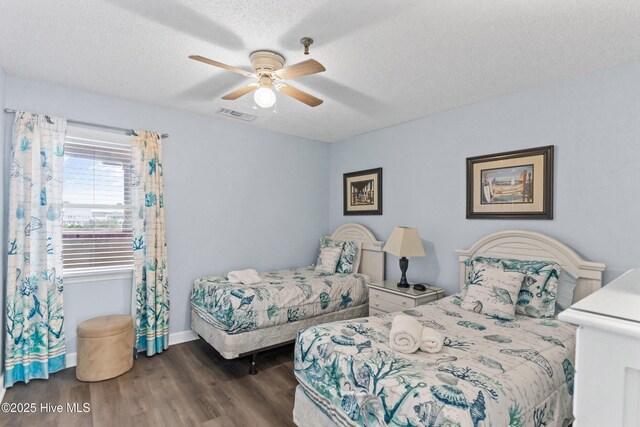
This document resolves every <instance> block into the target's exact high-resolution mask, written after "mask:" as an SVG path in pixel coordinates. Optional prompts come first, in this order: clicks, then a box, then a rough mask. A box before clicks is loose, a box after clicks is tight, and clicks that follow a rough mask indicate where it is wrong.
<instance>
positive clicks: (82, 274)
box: [63, 268, 133, 285]
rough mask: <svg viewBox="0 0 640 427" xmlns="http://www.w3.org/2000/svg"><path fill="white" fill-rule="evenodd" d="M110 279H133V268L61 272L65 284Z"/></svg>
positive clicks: (106, 280)
mask: <svg viewBox="0 0 640 427" xmlns="http://www.w3.org/2000/svg"><path fill="white" fill-rule="evenodd" d="M111 280H133V268H127V269H123V268H120V269H114V270H102V271H96V270H93V271H74V272H72V273H64V274H63V283H64V284H65V285H73V284H76V283H87V282H108V281H111Z"/></svg>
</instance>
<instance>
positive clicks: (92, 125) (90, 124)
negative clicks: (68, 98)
mask: <svg viewBox="0 0 640 427" xmlns="http://www.w3.org/2000/svg"><path fill="white" fill-rule="evenodd" d="M17 111H18V110H14V109H13V108H5V109H4V112H5V113H15V112H17ZM67 123H72V124H76V125H84V126H91V127H95V128H101V129H107V130H112V131H116V132H124V133H126V134H127V135H133V133H134V131H133V129H126V128H119V127H116V126H107V125H101V124H98V123H91V122H83V121H80V120H70V119H67ZM160 137H161V138H162V139H167V138H169V134H168V133H163V134H162V135H160Z"/></svg>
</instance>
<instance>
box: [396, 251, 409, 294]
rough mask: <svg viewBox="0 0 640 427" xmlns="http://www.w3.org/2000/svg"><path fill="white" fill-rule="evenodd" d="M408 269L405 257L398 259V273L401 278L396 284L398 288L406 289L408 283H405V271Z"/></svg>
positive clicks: (407, 260)
mask: <svg viewBox="0 0 640 427" xmlns="http://www.w3.org/2000/svg"><path fill="white" fill-rule="evenodd" d="M408 268H409V259H408V258H407V257H405V256H403V257H402V258H400V272H401V273H402V277H400V281H399V282H398V287H399V288H408V287H410V286H409V282H407V269H408Z"/></svg>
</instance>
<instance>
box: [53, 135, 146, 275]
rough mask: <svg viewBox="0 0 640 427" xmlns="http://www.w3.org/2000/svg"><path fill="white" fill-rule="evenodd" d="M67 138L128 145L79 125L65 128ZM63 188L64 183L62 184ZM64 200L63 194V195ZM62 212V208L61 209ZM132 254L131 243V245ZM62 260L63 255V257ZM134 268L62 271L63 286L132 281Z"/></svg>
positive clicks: (124, 138) (121, 137)
mask: <svg viewBox="0 0 640 427" xmlns="http://www.w3.org/2000/svg"><path fill="white" fill-rule="evenodd" d="M67 137H68V138H73V139H76V140H77V139H85V140H87V141H97V142H100V141H107V142H111V143H121V144H130V143H131V142H130V137H129V136H128V135H125V134H121V133H117V132H111V131H104V130H98V129H96V128H92V127H84V126H81V125H75V124H74V125H69V127H68V128H67ZM63 188H64V183H63ZM63 198H64V194H63ZM73 207H82V205H80V204H74V205H73ZM86 207H94V208H95V207H103V208H112V207H114V206H113V205H97V204H95V205H87V206H86ZM63 212H64V208H63ZM131 245H132V248H131V251H132V252H133V241H132V243H131ZM63 259H64V255H63ZM133 270H134V266H133V265H131V266H116V267H106V268H97V269H90V268H86V269H84V268H83V269H76V270H64V269H63V280H64V283H65V284H77V283H87V282H104V281H113V280H130V281H133Z"/></svg>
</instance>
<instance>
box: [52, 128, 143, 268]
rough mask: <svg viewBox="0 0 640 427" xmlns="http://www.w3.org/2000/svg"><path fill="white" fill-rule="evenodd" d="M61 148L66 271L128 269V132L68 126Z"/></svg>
mask: <svg viewBox="0 0 640 427" xmlns="http://www.w3.org/2000/svg"><path fill="white" fill-rule="evenodd" d="M64 151H65V153H64V178H63V193H62V196H63V201H64V204H63V225H62V243H63V268H64V273H65V275H67V274H68V273H89V272H91V273H96V272H107V271H114V270H125V269H128V270H130V269H132V268H133V249H132V236H131V192H130V187H129V180H130V176H131V143H130V142H129V138H128V136H126V135H119V134H114V133H110V132H105V131H98V130H94V129H87V128H82V127H71V126H70V127H69V128H68V130H67V137H66V141H65V150H64Z"/></svg>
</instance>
